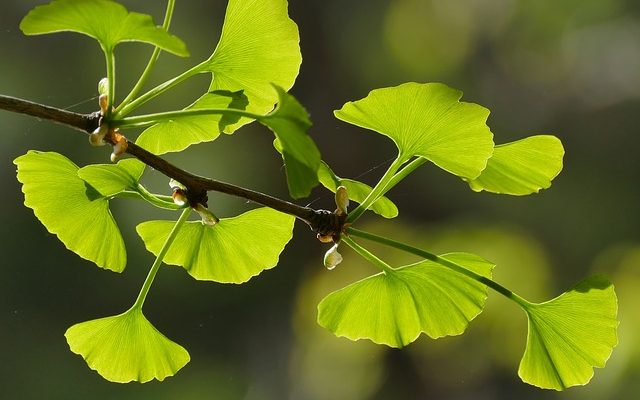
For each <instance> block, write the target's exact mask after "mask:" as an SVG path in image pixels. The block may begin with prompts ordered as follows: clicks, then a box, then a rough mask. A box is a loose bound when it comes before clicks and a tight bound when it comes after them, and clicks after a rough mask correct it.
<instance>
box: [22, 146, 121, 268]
mask: <svg viewBox="0 0 640 400" xmlns="http://www.w3.org/2000/svg"><path fill="white" fill-rule="evenodd" d="M14 164H16V165H17V166H18V181H20V182H21V183H22V191H23V193H24V204H25V205H26V206H27V207H29V208H31V209H33V212H34V214H35V215H36V217H37V218H38V219H39V220H40V222H42V224H43V225H44V226H45V228H47V230H48V231H49V232H51V233H53V234H55V235H57V236H58V239H60V241H61V242H62V243H64V245H65V246H66V247H67V248H68V249H69V250H71V251H73V252H74V253H76V254H78V255H79V256H80V257H82V258H85V259H87V260H89V261H92V262H94V263H96V264H97V265H98V266H99V267H101V268H106V269H109V270H112V271H115V272H121V271H122V270H124V267H125V265H126V261H127V256H126V250H125V247H124V242H123V240H122V235H121V234H120V230H119V229H118V226H117V225H116V222H115V220H114V219H113V216H112V215H111V212H110V211H109V202H108V200H107V199H106V198H105V197H104V196H102V195H100V193H98V192H97V191H96V190H95V189H94V188H93V187H91V186H90V185H88V184H86V183H85V182H84V181H83V180H82V179H80V178H79V177H78V167H77V166H76V165H75V164H74V163H73V162H71V161H70V160H69V159H68V158H66V157H64V156H63V155H61V154H58V153H52V152H51V153H43V152H39V151H33V150H31V151H29V152H28V153H27V154H25V155H23V156H20V157H18V158H16V159H15V160H14Z"/></svg>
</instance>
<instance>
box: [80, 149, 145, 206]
mask: <svg viewBox="0 0 640 400" xmlns="http://www.w3.org/2000/svg"><path fill="white" fill-rule="evenodd" d="M144 166H145V165H144V164H143V163H142V162H141V161H139V160H137V159H134V158H129V159H126V160H121V161H119V162H118V163H117V164H92V165H87V166H85V167H82V168H80V169H79V170H78V176H79V177H80V179H82V180H83V181H85V182H87V183H88V184H89V185H91V186H92V187H93V188H94V189H95V190H97V191H98V193H100V194H101V195H102V196H104V197H112V196H115V195H116V194H118V193H120V192H123V191H125V190H137V186H138V180H140V176H142V173H143V172H144Z"/></svg>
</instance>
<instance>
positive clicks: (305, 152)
mask: <svg viewBox="0 0 640 400" xmlns="http://www.w3.org/2000/svg"><path fill="white" fill-rule="evenodd" d="M275 89H276V91H277V92H278V98H279V100H278V106H277V107H276V109H275V110H273V112H271V113H270V114H268V115H266V116H264V117H261V118H260V123H262V124H264V125H266V126H267V127H269V129H271V131H273V133H274V134H275V135H276V139H277V143H278V144H277V149H278V151H279V152H280V154H282V159H283V160H284V167H285V171H286V173H287V185H288V186H289V193H290V194H291V196H292V197H293V198H295V199H298V198H301V197H306V196H308V195H309V193H311V189H313V188H314V187H315V186H316V185H317V184H318V168H320V158H321V157H320V151H319V150H318V147H316V144H315V143H314V141H313V139H311V137H310V136H309V135H307V131H308V130H309V128H310V127H311V121H310V120H309V114H307V110H305V109H304V107H303V106H302V105H301V104H300V103H299V102H298V100H296V98H295V97H293V96H291V95H290V94H288V93H287V92H285V91H284V89H282V88H280V87H277V86H276V87H275Z"/></svg>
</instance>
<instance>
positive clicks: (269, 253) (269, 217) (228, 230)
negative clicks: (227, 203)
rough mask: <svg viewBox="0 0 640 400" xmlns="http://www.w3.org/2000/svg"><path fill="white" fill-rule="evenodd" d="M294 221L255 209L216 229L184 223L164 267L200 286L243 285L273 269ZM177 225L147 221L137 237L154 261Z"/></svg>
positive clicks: (199, 224)
mask: <svg viewBox="0 0 640 400" xmlns="http://www.w3.org/2000/svg"><path fill="white" fill-rule="evenodd" d="M293 223H294V218H293V217H292V216H290V215H287V214H283V213H280V212H278V211H274V210H272V209H270V208H259V209H256V210H252V211H248V212H246V213H244V214H242V215H239V216H237V217H233V218H223V219H221V220H220V221H219V222H218V223H217V224H216V225H213V226H211V225H205V224H203V223H202V222H200V221H197V222H188V223H186V224H185V225H184V226H183V227H182V229H181V230H180V233H179V235H178V237H176V239H175V241H174V242H173V245H172V246H171V248H170V249H169V251H168V253H167V255H166V256H165V257H164V262H166V263H167V264H173V265H179V266H182V267H184V268H185V269H186V270H187V272H189V274H190V275H191V276H193V277H194V278H196V279H198V280H207V281H215V282H223V283H243V282H246V281H248V280H249V279H250V278H251V277H253V276H255V275H258V274H259V273H260V272H262V271H263V270H265V269H270V268H273V267H275V266H276V264H277V263H278V258H279V255H280V253H281V252H282V250H283V249H284V247H285V246H286V244H287V243H288V242H289V240H291V236H292V231H293ZM174 225H175V222H171V221H149V222H143V223H142V224H140V225H138V227H137V231H138V234H139V235H140V237H141V238H142V240H143V241H144V243H145V246H146V247H147V250H149V251H150V252H152V253H153V254H155V255H157V254H158V252H159V251H160V248H161V247H162V244H163V243H164V241H165V239H166V238H167V236H168V235H169V232H170V231H171V229H172V228H173V226H174Z"/></svg>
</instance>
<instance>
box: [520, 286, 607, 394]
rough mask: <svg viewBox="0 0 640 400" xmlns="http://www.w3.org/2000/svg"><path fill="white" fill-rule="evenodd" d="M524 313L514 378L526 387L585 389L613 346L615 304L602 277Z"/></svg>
mask: <svg viewBox="0 0 640 400" xmlns="http://www.w3.org/2000/svg"><path fill="white" fill-rule="evenodd" d="M525 311H526V312H527V316H528V318H529V334H528V337H527V348H526V350H525V352H524V356H523V357H522V361H521V362H520V368H519V370H518V375H520V378H522V380H523V381H525V382H527V383H530V384H532V385H535V386H538V387H541V388H545V389H555V390H563V389H566V388H568V387H571V386H575V385H585V384H587V383H588V382H589V380H591V377H592V376H593V368H594V367H599V368H602V367H604V365H605V363H606V361H607V360H608V359H609V356H610V355H611V352H612V351H613V347H614V346H615V345H616V344H617V343H618V339H617V334H616V331H617V327H618V321H617V319H616V316H617V312H618V302H617V299H616V294H615V291H614V289H613V285H612V284H611V283H610V282H609V281H608V280H607V279H606V278H604V277H602V276H592V277H590V278H587V279H585V280H583V281H582V282H580V283H578V284H577V285H576V286H574V287H573V288H572V289H571V290H570V291H568V292H565V293H563V294H562V295H560V296H558V297H556V298H555V299H553V300H550V301H547V302H545V303H540V304H529V305H527V306H526V307H525Z"/></svg>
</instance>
